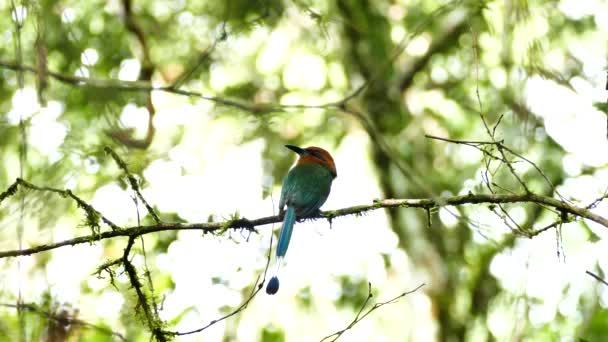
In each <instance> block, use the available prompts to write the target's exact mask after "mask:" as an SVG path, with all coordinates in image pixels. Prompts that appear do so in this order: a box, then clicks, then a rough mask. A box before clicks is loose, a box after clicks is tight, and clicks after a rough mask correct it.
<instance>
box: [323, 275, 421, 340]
mask: <svg viewBox="0 0 608 342" xmlns="http://www.w3.org/2000/svg"><path fill="white" fill-rule="evenodd" d="M424 285H425V284H424V283H423V284H420V285H418V287H416V288H415V289H413V290H410V291H406V292H403V293H402V294H400V295H398V296H396V297H394V298H392V299H389V300H387V301H386V302H380V303H376V304H374V306H372V307H371V308H370V309H369V310H367V311H366V312H365V313H364V314H362V313H363V310H364V309H365V307H366V306H367V303H368V302H369V301H370V299H372V297H373V296H374V295H373V294H372V283H368V290H367V298H365V301H364V302H363V305H361V309H359V312H358V313H357V315H356V316H355V319H353V321H352V322H350V324H349V325H348V326H347V327H346V328H344V329H342V330H340V331H337V332H335V333H333V334H331V335H328V336H325V337H324V338H322V339H321V342H323V341H325V340H328V339H330V338H332V337H333V339H332V340H331V341H335V340H337V339H338V338H340V336H342V334H344V333H345V332H346V331H347V330H350V329H352V327H353V326H355V324H357V323H359V322H360V321H361V320H363V319H364V318H365V317H366V316H367V315H369V314H370V313H372V312H374V311H375V310H377V309H379V308H381V307H382V306H384V305H387V304H393V303H395V302H396V301H398V300H399V299H401V298H403V297H405V296H407V295H409V294H411V293H414V292H416V291H418V290H419V289H420V288H421V287H423V286H424Z"/></svg>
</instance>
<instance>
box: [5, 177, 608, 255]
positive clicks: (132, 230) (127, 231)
mask: <svg viewBox="0 0 608 342" xmlns="http://www.w3.org/2000/svg"><path fill="white" fill-rule="evenodd" d="M13 188H14V189H13ZM11 191H12V192H13V194H14V192H16V185H15V184H13V186H11V187H10V188H9V190H7V191H6V192H4V193H1V194H0V202H1V201H2V199H4V198H6V197H7V196H8V193H9V192H11ZM482 203H494V204H504V203H536V204H538V205H544V206H547V207H551V208H554V209H557V210H560V211H563V212H565V213H569V214H572V215H574V216H577V217H580V218H584V219H588V220H591V221H593V222H596V223H598V224H600V225H602V226H604V227H606V228H608V219H606V218H604V217H602V216H600V215H597V214H594V213H593V212H591V211H590V210H589V209H585V208H582V207H578V206H575V205H572V204H569V203H566V202H564V201H560V200H557V199H555V198H552V197H547V196H540V195H536V194H534V193H524V194H473V193H469V194H467V195H461V196H451V197H439V198H428V199H384V200H375V201H374V202H373V203H372V204H364V205H357V206H353V207H347V208H343V209H338V210H330V211H325V212H321V213H320V214H319V215H316V216H312V217H310V218H311V219H319V218H324V219H327V220H332V219H334V218H336V217H340V216H347V215H358V214H363V213H366V212H368V211H373V210H377V209H381V208H422V209H429V208H436V207H444V206H458V205H465V204H482ZM281 220H282V217H281V215H275V216H266V217H261V218H257V219H253V220H248V219H246V218H235V219H230V220H226V221H221V222H209V223H191V224H182V223H159V224H154V225H140V226H133V227H127V228H118V227H116V228H114V229H113V230H111V231H105V232H101V233H99V234H91V235H86V236H80V237H76V238H73V239H69V240H64V241H60V242H56V243H49V244H43V245H39V246H35V247H31V248H26V249H21V250H9V251H3V252H0V258H6V257H15V256H21V255H32V254H36V253H40V252H44V251H48V250H52V249H57V248H60V247H63V246H67V245H70V246H73V245H77V244H83V243H92V242H95V241H100V240H105V239H111V238H115V237H129V238H133V237H137V236H141V235H144V234H150V233H155V232H161V231H170V230H200V231H203V233H222V232H224V231H226V230H227V229H246V230H249V231H254V232H255V231H256V229H255V227H257V226H262V225H267V224H270V223H277V222H280V221H281ZM532 235H534V231H533V232H532Z"/></svg>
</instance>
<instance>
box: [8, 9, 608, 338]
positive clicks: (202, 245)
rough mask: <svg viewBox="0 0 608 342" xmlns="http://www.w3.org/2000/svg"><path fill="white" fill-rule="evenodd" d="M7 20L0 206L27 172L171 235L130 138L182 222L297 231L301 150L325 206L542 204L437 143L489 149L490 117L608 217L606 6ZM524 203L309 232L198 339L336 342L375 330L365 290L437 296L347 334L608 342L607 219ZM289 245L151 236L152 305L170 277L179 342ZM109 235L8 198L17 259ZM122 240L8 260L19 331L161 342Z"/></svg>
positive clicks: (410, 300) (543, 182) (63, 12)
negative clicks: (276, 269)
mask: <svg viewBox="0 0 608 342" xmlns="http://www.w3.org/2000/svg"><path fill="white" fill-rule="evenodd" d="M0 13H2V15H0V34H1V36H2V40H1V43H0V157H1V158H0V161H1V167H0V192H4V191H5V190H7V188H8V187H9V186H10V185H11V184H12V183H13V182H14V181H15V179H16V178H17V177H23V178H24V179H26V180H28V181H30V182H32V183H33V184H36V185H39V186H48V187H53V188H58V189H71V190H72V191H73V192H74V193H75V194H77V195H78V196H79V197H80V198H82V199H83V200H85V201H86V202H87V203H89V204H91V205H92V206H93V207H95V208H96V209H97V210H99V211H100V212H101V213H102V214H103V215H105V216H106V217H108V218H110V219H111V220H113V221H114V222H115V223H116V224H119V225H121V226H125V227H128V226H133V225H137V224H138V222H139V223H141V224H153V223H154V222H153V221H152V219H151V217H150V216H149V215H147V212H146V210H145V208H144V207H143V206H142V205H141V203H140V202H136V201H134V200H133V196H134V195H133V191H132V190H131V189H130V188H129V187H128V186H127V181H126V179H125V177H124V173H123V172H122V170H121V169H120V168H119V167H118V166H117V165H116V163H115V162H114V161H113V160H112V158H111V157H110V156H109V155H107V154H106V153H104V150H103V149H104V147H105V146H110V147H112V148H113V149H114V150H115V151H116V153H117V154H118V155H120V156H121V158H123V159H124V160H125V161H126V162H127V164H128V166H129V169H130V171H131V172H132V173H133V175H135V176H136V177H137V179H138V181H139V182H140V184H141V189H142V194H143V195H144V197H145V198H146V200H147V201H148V202H149V203H150V204H151V205H152V206H153V207H154V208H155V209H156V211H157V212H158V213H159V214H160V216H161V218H162V219H163V220H165V221H167V222H188V223H196V222H207V221H222V220H226V219H230V218H233V217H237V216H238V217H246V218H250V219H251V218H258V217H262V216H269V215H273V214H277V213H278V210H277V203H278V197H279V194H280V183H281V180H282V178H283V176H284V175H285V174H286V173H287V170H288V169H289V167H290V166H291V165H292V164H293V162H294V160H295V156H294V154H293V153H292V152H290V151H289V150H287V149H285V148H284V147H283V145H284V144H286V143H289V144H295V145H302V146H310V145H316V146H322V147H324V148H325V149H327V150H328V151H330V152H331V153H332V155H333V156H334V159H335V161H336V164H337V169H338V178H337V179H336V180H335V182H334V185H333V188H332V194H331V196H330V197H329V200H328V201H327V202H326V204H325V205H324V207H323V209H338V208H344V207H349V206H354V205H361V204H371V203H372V201H373V200H374V199H377V198H431V197H439V196H451V195H457V194H466V193H468V192H472V193H488V192H489V188H488V186H487V183H491V184H492V187H491V188H492V189H493V190H494V191H495V192H496V193H521V192H522V191H523V187H522V185H521V183H520V182H519V181H518V180H517V179H516V178H515V177H514V176H513V174H512V173H511V172H510V170H509V168H508V167H507V166H506V165H505V164H504V163H499V162H497V161H491V160H488V158H487V156H485V155H484V154H483V153H482V152H480V151H479V150H476V149H474V148H472V147H470V146H465V145H461V144H451V143H448V142H445V141H436V140H433V139H429V138H426V137H425V135H433V136H440V137H445V138H451V139H462V140H481V141H490V140H491V137H490V136H488V134H487V131H486V128H485V126H484V123H483V121H482V116H483V118H485V120H486V122H487V123H488V125H490V128H494V127H496V133H495V134H496V135H495V138H496V140H503V141H504V143H505V145H507V146H509V147H510V148H512V149H513V150H514V151H517V152H518V153H520V154H521V155H522V156H525V157H526V158H528V159H529V160H530V161H531V162H533V163H534V164H535V165H536V166H537V167H538V169H537V168H535V167H533V166H532V165H531V164H529V163H526V162H523V161H522V160H521V159H519V158H516V157H514V156H512V157H513V158H512V159H513V160H512V166H513V167H514V170H515V171H516V172H517V174H518V175H519V176H520V178H521V180H522V181H523V182H525V184H526V185H527V187H529V189H531V190H532V191H534V192H535V193H537V194H540V195H545V196H554V197H556V198H559V197H557V194H558V193H559V194H560V195H561V196H562V198H565V199H567V200H569V201H572V203H574V204H576V205H579V206H581V207H585V206H588V205H590V204H592V203H593V204H594V206H593V208H592V210H593V211H594V212H595V213H597V214H599V215H603V216H605V217H606V216H608V210H607V209H608V208H607V207H606V205H605V204H604V202H602V201H601V200H600V201H596V202H595V203H594V201H595V200H596V199H598V198H602V196H604V195H605V193H606V191H607V189H608V172H607V170H608V169H607V168H606V163H607V162H608V154H606V153H605V151H607V150H608V143H607V142H608V140H607V136H606V116H605V115H604V114H603V113H602V112H601V111H600V110H599V109H596V107H594V104H595V103H602V102H604V101H605V100H606V96H607V94H606V91H605V90H604V84H605V82H606V78H605V77H606V56H607V51H606V39H605V38H606V35H607V34H608V3H607V2H606V1H600V0H584V1H580V0H579V1H575V0H562V1H530V2H528V1H522V0H500V1H499V0H495V1H415V0H411V1H410V0H390V1H383V0H378V1H372V0H366V1H360V0H331V1H315V0H293V1H288V0H285V1H264V0H257V1H250V0H230V1H215V2H214V1H208V2H206V1H188V0H180V1H150V0H137V1H132V0H121V1H119V0H109V1H99V0H93V1H67V0H65V1H17V0H2V1H0ZM150 86H152V87H153V88H155V90H150ZM345 99H348V101H343V100H345ZM480 113H481V114H482V115H480ZM539 170H540V171H542V174H541V172H539ZM547 180H548V181H547ZM503 208H504V210H505V211H504V212H501V211H500V210H497V209H496V207H495V206H489V205H485V204H480V205H466V206H461V207H448V208H441V209H439V210H434V211H433V212H432V213H431V214H432V215H431V218H432V219H431V221H430V225H429V222H428V221H427V215H426V212H425V211H423V210H418V209H407V208H402V209H392V210H387V211H383V210H376V211H373V212H369V213H367V214H365V215H352V216H348V217H339V218H336V219H334V220H333V221H332V223H331V224H330V223H329V222H327V221H326V220H316V221H307V222H304V223H298V224H297V226H296V229H295V232H294V235H293V238H292V245H291V247H290V249H289V254H288V256H287V259H286V263H285V267H284V268H283V270H282V279H283V280H282V286H281V290H280V291H279V293H278V294H277V295H276V296H267V295H265V294H264V293H260V294H259V295H257V296H256V297H254V298H253V300H252V301H251V302H250V304H249V305H248V307H247V308H246V309H244V310H242V311H241V312H239V313H238V314H236V315H234V316H232V317H230V318H228V319H226V320H224V321H221V322H219V323H217V324H215V325H213V326H211V327H210V328H208V329H206V330H204V331H202V332H200V333H198V334H192V335H188V336H180V337H177V338H176V340H178V341H318V340H320V339H322V338H323V337H324V336H327V335H329V334H332V333H334V332H336V331H338V330H341V329H343V328H345V327H346V326H347V325H348V324H349V323H350V322H351V321H352V320H353V318H354V317H355V315H356V313H357V312H358V311H359V309H360V307H361V305H362V304H363V303H364V301H365V299H366V298H367V295H368V282H370V283H371V284H372V289H373V294H374V297H373V298H372V300H371V302H370V303H369V305H368V307H370V306H371V304H373V303H375V302H377V301H378V302H382V301H385V300H389V299H390V298H393V297H395V296H397V295H398V294H400V293H403V292H404V291H408V290H412V289H414V288H416V287H417V286H419V285H420V284H423V283H424V284H426V285H425V286H424V287H422V288H421V289H419V290H418V291H416V292H414V293H412V294H409V295H407V296H405V297H404V298H402V299H400V300H399V301H397V302H396V303H393V304H390V305H386V306H383V307H381V308H379V309H378V310H376V311H374V312H373V313H372V314H371V315H369V316H367V317H366V318H365V319H364V320H362V321H361V322H359V323H358V324H356V325H355V326H354V327H353V328H352V329H350V330H348V331H347V332H346V333H345V334H344V335H343V336H342V337H341V339H342V340H345V341H575V340H576V341H579V339H580V341H583V340H585V341H599V340H602V339H603V338H605V336H608V324H607V322H608V312H607V311H606V306H608V286H605V285H603V284H601V283H600V282H598V281H596V280H595V279H594V278H592V277H590V276H588V275H587V274H586V273H585V271H586V270H589V271H592V272H594V273H595V274H598V275H600V276H603V274H604V272H606V270H607V269H608V261H607V260H608V242H607V241H608V240H607V239H606V237H607V231H606V227H601V226H599V225H597V224H594V223H592V222H587V221H582V220H578V219H575V218H569V219H565V220H564V218H563V217H560V214H559V213H555V212H553V211H551V210H547V209H546V208H543V207H541V206H538V205H532V204H525V205H523V204H517V203H516V204H511V205H505V206H504V207H503ZM497 213H498V214H497ZM507 214H508V217H507V216H506V215H507ZM501 216H502V217H501ZM505 217H506V218H505ZM556 220H557V222H559V224H556V225H555V226H554V227H552V228H550V229H547V230H546V231H544V232H543V233H540V234H537V235H535V236H533V237H532V238H529V237H527V233H529V232H533V231H535V230H538V229H542V228H543V227H546V226H548V225H550V224H552V223H553V222H556ZM560 220H561V221H560ZM513 221H514V222H517V224H518V225H517V226H516V225H515V224H514V223H513ZM567 221H569V222H567ZM278 228H279V225H273V226H271V225H267V226H260V227H256V229H257V232H256V233H250V232H247V231H240V230H228V231H225V232H223V233H222V234H216V235H212V234H205V235H203V234H202V233H201V232H200V231H174V232H162V233H154V234H147V235H145V236H144V238H143V242H142V241H139V240H138V241H137V243H136V244H135V246H134V247H133V253H132V262H133V264H134V265H135V266H136V268H137V269H138V270H139V274H140V276H141V279H142V282H143V284H144V287H145V289H146V291H148V293H151V292H150V291H151V287H150V286H149V283H148V282H147V281H146V277H144V274H145V272H144V270H145V268H146V267H147V269H148V270H149V275H150V277H149V278H150V279H151V281H152V284H153V290H154V292H153V293H154V297H155V299H156V302H157V303H158V305H159V317H160V319H161V320H162V321H163V322H164V324H165V328H166V329H167V330H173V331H187V330H192V329H197V328H200V327H202V326H204V325H205V324H207V323H208V322H210V321H212V320H214V319H218V318H220V317H222V316H223V315H225V314H228V313H230V312H232V311H234V310H235V309H236V308H237V307H239V305H240V304H241V303H242V302H243V301H244V300H245V299H247V298H248V297H249V294H250V293H251V291H252V288H253V286H254V284H255V281H256V279H257V278H258V276H259V275H260V274H262V273H263V271H264V268H265V267H266V264H267V255H268V248H269V246H270V245H269V242H270V236H271V234H272V233H273V230H274V231H275V233H276V231H277V230H278ZM101 229H102V230H104V231H105V230H108V229H109V227H107V226H105V225H102V226H101ZM89 234H91V230H90V227H88V226H87V221H86V218H85V216H84V213H83V211H82V210H81V209H79V208H78V206H77V205H76V203H75V202H74V201H71V200H69V199H66V198H62V197H61V196H58V195H57V194H53V193H49V192H44V191H35V190H27V189H21V190H19V191H18V192H17V193H16V194H15V195H13V196H10V197H8V198H7V199H5V200H4V201H2V203H1V204H0V237H1V238H0V250H2V251H7V250H15V249H19V248H27V247H31V246H37V245H41V244H48V243H52V242H58V241H62V240H66V239H70V238H73V237H77V236H83V235H89ZM126 242H127V239H126V238H116V239H107V240H103V241H101V242H94V243H90V244H80V245H76V246H66V247H63V248H59V249H55V250H52V251H49V252H43V253H38V254H35V255H32V256H25V257H19V258H12V257H7V258H0V270H1V271H0V339H2V340H7V341H8V340H11V341H13V340H19V339H21V340H23V341H38V340H47V341H59V340H63V339H61V338H62V337H58V336H60V335H61V334H60V332H61V331H63V332H64V333H65V334H64V335H67V336H68V337H67V340H70V341H113V340H117V339H119V337H118V336H117V335H112V334H111V333H109V332H108V331H107V330H105V329H111V330H112V331H114V332H117V333H120V334H121V335H122V336H124V338H125V339H126V340H129V341H148V340H149V339H150V332H149V331H148V330H147V328H146V327H147V326H146V323H145V320H144V319H143V318H142V316H141V312H140V309H141V308H140V307H139V306H138V305H137V301H136V297H135V293H134V290H133V289H132V288H131V286H130V283H129V281H128V277H127V276H126V274H125V273H124V270H123V269H122V268H121V267H114V268H111V269H112V270H113V273H112V276H113V277H111V274H110V273H109V272H100V273H96V270H97V268H98V267H99V266H100V265H102V264H103V263H104V262H107V261H111V260H114V259H116V258H120V257H121V256H122V253H123V249H124V248H125V245H126ZM19 301H21V302H22V303H27V304H30V305H31V308H30V309H28V310H26V309H24V310H20V311H19V310H17V309H16V307H15V304H17V303H18V302H19ZM61 315H63V316H61ZM59 316H61V317H68V318H70V319H78V320H81V321H82V322H87V323H90V324H92V325H94V326H95V327H91V326H85V325H82V324H70V325H66V326H61V324H59V325H58V324H57V321H56V319H54V318H56V317H59ZM58 331H59V332H58ZM53 338H56V339H55V340H53Z"/></svg>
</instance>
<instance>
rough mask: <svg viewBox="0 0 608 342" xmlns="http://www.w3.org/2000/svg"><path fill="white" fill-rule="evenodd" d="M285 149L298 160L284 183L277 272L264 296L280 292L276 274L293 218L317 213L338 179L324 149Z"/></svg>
mask: <svg viewBox="0 0 608 342" xmlns="http://www.w3.org/2000/svg"><path fill="white" fill-rule="evenodd" d="M285 147H287V148H288V149H290V150H292V151H294V152H295V153H297V154H298V156H299V159H298V162H297V163H296V165H295V166H294V167H293V168H292V169H291V170H289V172H288V173H287V176H286V177H285V179H283V187H282V189H281V198H280V200H279V213H280V214H285V216H284V218H283V226H282V227H281V232H280V233H279V242H278V243H277V250H276V259H277V260H276V264H277V268H276V272H275V274H274V276H273V277H272V278H270V281H269V282H268V285H267V286H266V293H268V294H270V295H273V294H275V293H277V291H279V277H278V270H279V268H280V267H281V262H282V261H283V258H284V257H285V253H287V247H289V240H291V233H292V231H293V225H294V224H295V222H296V218H298V219H300V218H305V217H307V216H311V215H313V214H316V213H318V212H319V208H320V207H321V206H322V205H323V203H325V201H326V200H327V197H328V196H329V192H330V191H331V183H332V182H333V180H334V179H335V178H336V177H337V175H338V174H337V173H336V164H334V159H333V158H332V157H331V155H330V154H329V152H327V151H325V150H324V149H322V148H320V147H316V146H311V147H307V148H301V147H297V146H293V145H285Z"/></svg>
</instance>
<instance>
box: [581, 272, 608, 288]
mask: <svg viewBox="0 0 608 342" xmlns="http://www.w3.org/2000/svg"><path fill="white" fill-rule="evenodd" d="M585 273H587V274H588V275H590V276H592V277H593V278H595V280H597V281H599V282H600V283H602V284H604V285H606V286H608V282H607V281H605V280H604V279H602V278H601V277H600V276H598V275H597V274H595V273H593V272H591V271H585Z"/></svg>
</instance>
